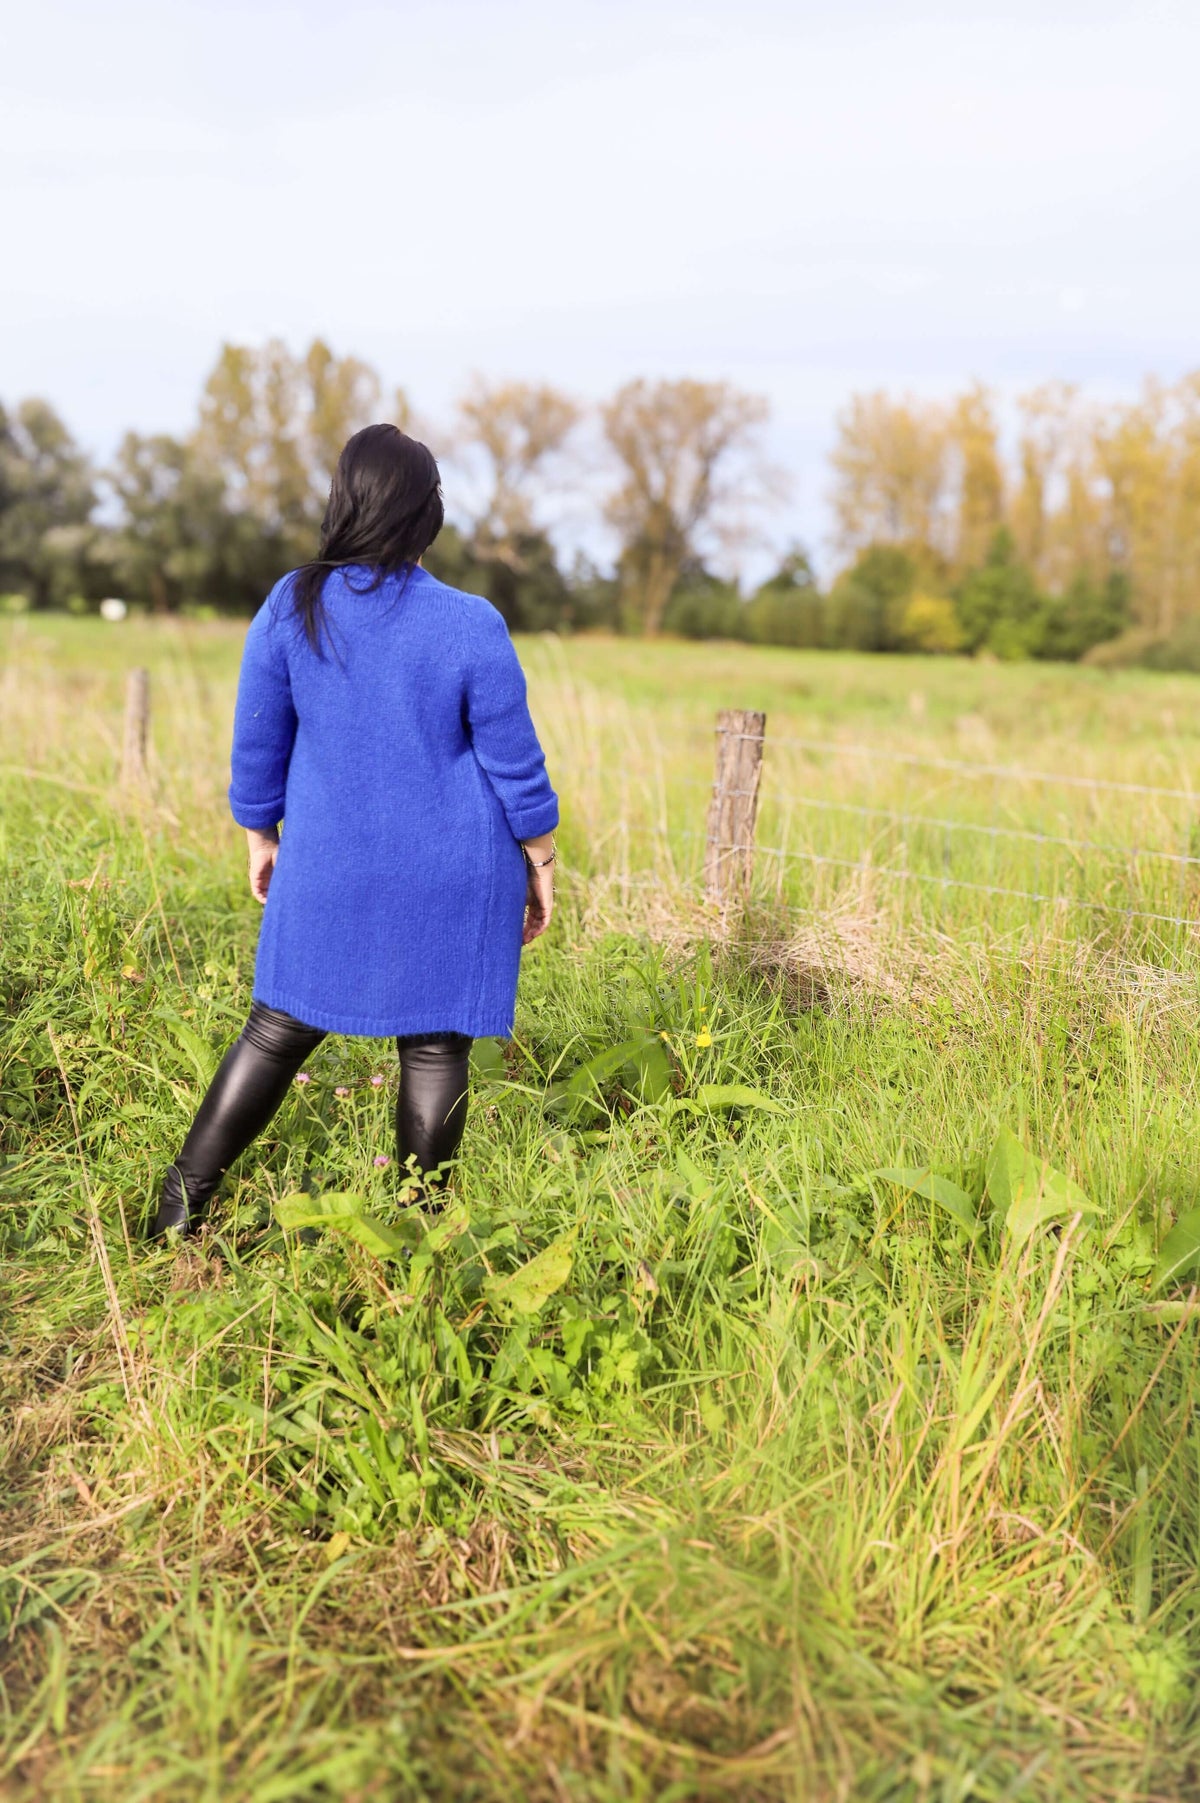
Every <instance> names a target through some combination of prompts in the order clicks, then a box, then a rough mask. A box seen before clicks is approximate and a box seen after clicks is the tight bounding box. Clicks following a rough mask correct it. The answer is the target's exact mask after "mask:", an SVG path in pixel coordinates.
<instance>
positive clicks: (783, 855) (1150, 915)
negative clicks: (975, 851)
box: [675, 831, 1200, 928]
mask: <svg viewBox="0 0 1200 1803" xmlns="http://www.w3.org/2000/svg"><path fill="white" fill-rule="evenodd" d="M675 837H676V838H681V839H689V840H704V839H705V835H704V834H703V833H696V832H691V831H688V832H684V833H678V834H676V835H675ZM714 849H715V850H717V851H736V852H744V851H745V849H746V848H745V846H743V845H735V844H733V843H732V841H724V840H722V841H718V842H717V844H716V845H715V847H714ZM754 855H755V856H756V857H758V856H760V855H761V856H762V857H764V858H777V859H779V860H781V861H782V862H784V863H789V864H792V863H796V864H814V865H820V864H828V865H831V866H833V867H834V868H836V869H839V870H857V871H860V872H861V873H862V874H863V875H864V876H882V877H893V878H895V879H896V880H897V881H899V882H904V883H930V884H932V885H934V886H935V887H937V888H939V889H965V890H968V891H970V892H971V893H973V894H977V895H1003V896H1007V897H1009V898H1011V899H1013V900H1015V901H1030V902H1043V903H1044V902H1049V903H1051V904H1052V905H1053V906H1055V907H1061V908H1086V909H1088V910H1090V911H1093V912H1099V913H1103V914H1116V915H1118V916H1119V917H1120V918H1121V919H1122V920H1156V921H1160V922H1164V923H1166V924H1167V925H1170V926H1180V927H1193V928H1194V927H1196V926H1198V925H1200V920H1198V919H1197V917H1196V916H1195V915H1188V914H1158V913H1154V912H1152V911H1150V910H1149V909H1146V908H1132V907H1125V906H1123V905H1122V904H1121V903H1119V902H1095V901H1084V900H1082V899H1081V898H1079V897H1078V896H1073V895H1061V894H1053V893H1050V892H1048V891H1045V892H1044V891H1041V890H1037V889H1009V888H1006V887H1004V886H1003V885H1001V884H999V883H974V882H972V881H971V880H970V879H969V878H967V877H958V876H940V875H937V874H936V873H935V872H933V871H925V870H909V869H904V868H902V867H900V866H898V865H889V864H873V863H871V862H870V860H869V859H867V858H837V857H833V856H832V855H830V854H828V853H825V852H815V851H790V850H788V848H787V847H786V846H783V845H755V847H754Z"/></svg>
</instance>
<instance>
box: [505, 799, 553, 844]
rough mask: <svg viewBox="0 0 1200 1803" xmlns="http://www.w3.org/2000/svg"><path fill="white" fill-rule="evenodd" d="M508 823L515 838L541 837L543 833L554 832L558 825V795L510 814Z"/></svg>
mask: <svg viewBox="0 0 1200 1803" xmlns="http://www.w3.org/2000/svg"><path fill="white" fill-rule="evenodd" d="M508 824H509V826H510V827H511V829H512V836H513V838H514V839H540V838H541V836H542V834H543V833H552V832H553V831H554V829H555V827H556V826H557V825H558V800H557V797H554V796H552V797H551V798H550V800H549V801H539V802H538V803H537V804H536V806H534V807H531V808H522V809H520V811H519V812H517V813H511V814H509V816H508Z"/></svg>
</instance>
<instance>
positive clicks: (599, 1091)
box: [547, 1033, 671, 1115]
mask: <svg viewBox="0 0 1200 1803" xmlns="http://www.w3.org/2000/svg"><path fill="white" fill-rule="evenodd" d="M628 1070H632V1071H636V1073H637V1078H636V1084H637V1089H638V1090H639V1091H640V1093H641V1095H642V1097H643V1098H644V1099H645V1100H646V1101H648V1102H661V1101H664V1100H665V1099H666V1098H667V1097H668V1096H669V1095H670V1093H671V1061H670V1059H669V1058H668V1057H667V1053H666V1048H665V1047H664V1045H663V1044H662V1042H661V1040H660V1039H659V1038H658V1037H657V1035H656V1034H653V1033H639V1034H637V1035H635V1037H634V1038H632V1039H623V1040H621V1042H620V1044H619V1045H611V1046H606V1047H605V1049H604V1050H603V1051H602V1052H596V1053H594V1054H593V1056H592V1057H591V1058H588V1059H587V1060H586V1061H585V1062H584V1063H583V1064H581V1065H579V1066H578V1068H577V1069H576V1070H573V1071H572V1072H571V1075H570V1076H569V1077H568V1079H567V1081H566V1082H565V1083H558V1084H556V1085H555V1087H554V1090H553V1091H552V1093H551V1096H550V1100H549V1102H548V1103H547V1107H548V1108H549V1109H550V1110H551V1111H552V1112H553V1113H556V1114H560V1115H562V1114H565V1115H573V1114H578V1113H579V1112H580V1111H581V1110H582V1111H584V1112H587V1111H592V1112H594V1111H595V1110H596V1109H598V1108H602V1107H603V1106H604V1092H603V1088H602V1085H603V1084H605V1083H606V1082H608V1081H609V1080H610V1079H611V1078H613V1077H615V1076H617V1075H618V1074H619V1073H621V1072H624V1071H628Z"/></svg>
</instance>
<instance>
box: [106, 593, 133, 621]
mask: <svg viewBox="0 0 1200 1803" xmlns="http://www.w3.org/2000/svg"><path fill="white" fill-rule="evenodd" d="M128 612H129V609H128V608H127V607H126V605H125V603H124V602H123V601H118V600H117V598H116V596H115V595H111V596H110V597H109V599H108V600H107V601H102V602H101V603H100V618H101V619H102V620H114V621H116V620H123V619H124V618H125V615H126V614H127V613H128Z"/></svg>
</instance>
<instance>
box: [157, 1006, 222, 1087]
mask: <svg viewBox="0 0 1200 1803" xmlns="http://www.w3.org/2000/svg"><path fill="white" fill-rule="evenodd" d="M166 1027H167V1032H168V1033H169V1034H170V1035H171V1038H172V1039H173V1040H174V1041H175V1044H176V1045H177V1046H178V1047H179V1049H180V1051H181V1052H183V1054H184V1055H185V1057H186V1058H187V1059H188V1061H189V1062H190V1063H191V1064H192V1065H193V1066H194V1067H195V1071H196V1075H197V1076H198V1077H199V1079H200V1081H201V1083H205V1084H207V1083H210V1082H211V1081H212V1076H213V1072H214V1071H215V1070H216V1068H217V1065H218V1063H219V1062H220V1053H219V1052H216V1051H214V1049H213V1047H212V1046H210V1045H209V1043H208V1041H207V1040H206V1039H201V1037H200V1035H199V1033H197V1032H196V1031H195V1029H194V1028H193V1027H189V1026H188V1024H187V1022H186V1021H182V1020H168V1021H167V1023H166Z"/></svg>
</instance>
